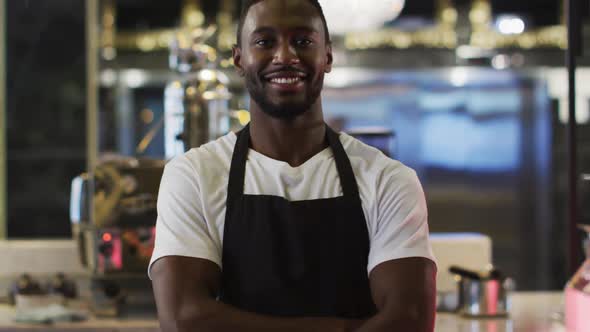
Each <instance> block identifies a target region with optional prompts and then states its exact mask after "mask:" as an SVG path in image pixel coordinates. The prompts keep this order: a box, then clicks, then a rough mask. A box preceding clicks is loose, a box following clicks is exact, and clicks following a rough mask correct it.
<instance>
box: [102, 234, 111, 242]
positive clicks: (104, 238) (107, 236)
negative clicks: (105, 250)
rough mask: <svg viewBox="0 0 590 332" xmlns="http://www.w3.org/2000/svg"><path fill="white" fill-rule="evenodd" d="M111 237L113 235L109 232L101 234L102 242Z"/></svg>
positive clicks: (109, 239)
mask: <svg viewBox="0 0 590 332" xmlns="http://www.w3.org/2000/svg"><path fill="white" fill-rule="evenodd" d="M112 239H113V236H112V235H111V233H104V234H103V235H102V240H103V241H104V242H110V241H111V240H112Z"/></svg>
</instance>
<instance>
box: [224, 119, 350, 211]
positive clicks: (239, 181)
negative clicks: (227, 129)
mask: <svg viewBox="0 0 590 332" xmlns="http://www.w3.org/2000/svg"><path fill="white" fill-rule="evenodd" d="M236 136H237V141H236V145H235V147H234V152H233V155H232V160H231V167H230V171H229V183H228V193H227V200H228V202H231V201H234V200H235V199H236V198H238V197H240V196H241V195H242V194H243V193H244V177H245V174H246V160H247V159H248V150H249V148H250V124H248V125H246V127H244V128H243V129H242V130H240V131H239V132H238V133H237V134H236ZM338 136H339V135H338V134H337V133H336V132H334V130H332V129H331V128H330V127H329V126H328V125H326V137H327V139H328V143H329V145H330V148H331V149H332V152H333V154H334V160H335V162H336V169H337V170H338V175H339V177H340V183H341V185H342V192H343V194H344V196H346V197H354V198H357V199H359V198H360V197H359V191H358V186H357V183H356V179H355V176H354V173H353V171H352V166H351V165H350V160H349V159H348V156H347V155H346V152H345V151H344V147H343V146H342V143H340V138H339V137H338Z"/></svg>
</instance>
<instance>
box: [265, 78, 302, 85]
mask: <svg viewBox="0 0 590 332" xmlns="http://www.w3.org/2000/svg"><path fill="white" fill-rule="evenodd" d="M302 80H303V79H302V78H301V77H276V78H271V79H270V80H269V81H270V82H272V83H276V84H296V83H299V82H301V81H302Z"/></svg>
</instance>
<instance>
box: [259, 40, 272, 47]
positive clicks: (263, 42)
mask: <svg viewBox="0 0 590 332" xmlns="http://www.w3.org/2000/svg"><path fill="white" fill-rule="evenodd" d="M255 43H256V45H257V46H261V47H267V46H269V45H270V40H268V39H259V40H257V41H256V42H255Z"/></svg>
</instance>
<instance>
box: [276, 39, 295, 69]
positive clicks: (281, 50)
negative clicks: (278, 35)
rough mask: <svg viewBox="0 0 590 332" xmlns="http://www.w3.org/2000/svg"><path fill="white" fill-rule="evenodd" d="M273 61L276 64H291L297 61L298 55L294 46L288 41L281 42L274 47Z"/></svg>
mask: <svg viewBox="0 0 590 332" xmlns="http://www.w3.org/2000/svg"><path fill="white" fill-rule="evenodd" d="M273 63H274V64H278V65H293V64H297V63H299V56H298V55H297V51H296V50H295V48H294V47H293V46H292V45H290V44H289V43H281V44H279V45H278V47H277V48H276V51H275V54H274V58H273Z"/></svg>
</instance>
